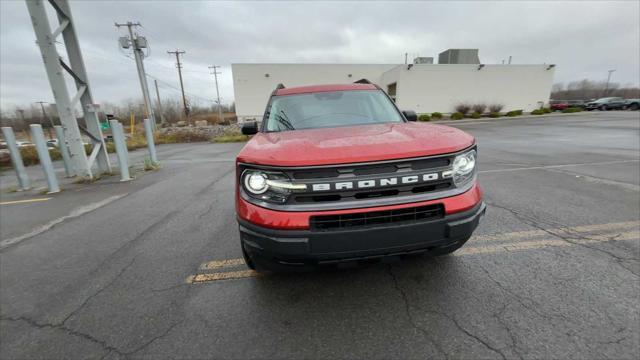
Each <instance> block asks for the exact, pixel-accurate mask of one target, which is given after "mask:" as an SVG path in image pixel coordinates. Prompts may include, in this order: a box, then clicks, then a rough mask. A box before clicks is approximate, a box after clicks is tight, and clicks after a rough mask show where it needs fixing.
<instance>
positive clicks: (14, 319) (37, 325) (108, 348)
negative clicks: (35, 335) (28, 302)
mask: <svg viewBox="0 0 640 360" xmlns="http://www.w3.org/2000/svg"><path fill="white" fill-rule="evenodd" d="M0 321H11V322H24V323H26V324H28V325H29V326H31V327H34V328H37V329H53V330H61V331H63V332H65V333H66V334H68V335H71V336H75V337H79V338H82V339H85V340H87V341H89V342H92V343H95V344H97V345H99V346H101V347H102V348H103V349H104V350H105V351H107V353H106V354H105V355H104V356H106V355H108V354H109V353H112V352H113V353H116V354H118V355H120V356H124V355H125V353H124V352H122V351H121V350H120V349H118V348H116V347H114V346H112V345H109V344H108V343H107V342H106V341H104V340H100V339H98V338H96V337H94V336H93V335H91V334H88V333H84V332H80V331H77V330H74V329H72V328H70V327H68V326H65V325H63V324H50V323H39V322H37V321H35V320H33V319H30V318H28V317H25V316H18V317H5V316H2V317H0ZM104 356H103V357H104Z"/></svg>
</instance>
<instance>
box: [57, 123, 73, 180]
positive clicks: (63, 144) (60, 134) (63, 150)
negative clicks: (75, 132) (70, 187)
mask: <svg viewBox="0 0 640 360" xmlns="http://www.w3.org/2000/svg"><path fill="white" fill-rule="evenodd" d="M53 128H54V129H56V138H57V139H58V150H60V154H61V155H62V162H63V163H64V174H65V176H66V177H71V176H73V175H74V172H73V167H72V166H73V164H71V155H70V154H69V147H68V146H67V141H66V140H65V139H64V129H62V126H60V125H55V126H54V127H53Z"/></svg>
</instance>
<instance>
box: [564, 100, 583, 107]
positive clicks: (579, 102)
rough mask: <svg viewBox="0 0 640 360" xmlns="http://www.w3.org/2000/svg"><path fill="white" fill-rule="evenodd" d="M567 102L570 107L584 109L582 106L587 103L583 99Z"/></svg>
mask: <svg viewBox="0 0 640 360" xmlns="http://www.w3.org/2000/svg"><path fill="white" fill-rule="evenodd" d="M567 102H568V103H569V107H572V108H581V109H584V107H585V106H586V105H587V103H586V102H585V101H584V100H569V101H567Z"/></svg>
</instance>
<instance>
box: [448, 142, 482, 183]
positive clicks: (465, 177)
mask: <svg viewBox="0 0 640 360" xmlns="http://www.w3.org/2000/svg"><path fill="white" fill-rule="evenodd" d="M475 169H476V151H475V150H471V151H469V152H466V153H464V154H460V155H458V156H456V158H455V160H453V182H454V184H455V185H456V186H460V185H462V184H464V183H466V182H467V181H469V180H470V179H471V178H473V175H474V174H475Z"/></svg>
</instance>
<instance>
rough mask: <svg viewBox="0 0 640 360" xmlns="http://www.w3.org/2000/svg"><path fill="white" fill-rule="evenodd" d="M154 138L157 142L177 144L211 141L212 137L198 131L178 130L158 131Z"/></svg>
mask: <svg viewBox="0 0 640 360" xmlns="http://www.w3.org/2000/svg"><path fill="white" fill-rule="evenodd" d="M153 140H154V141H155V143H156V144H176V143H191V142H204V141H209V140H210V137H209V136H207V135H206V134H204V133H201V132H197V131H176V132H173V133H169V134H167V133H156V134H155V135H154V136H153ZM145 143H146V141H145Z"/></svg>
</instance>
